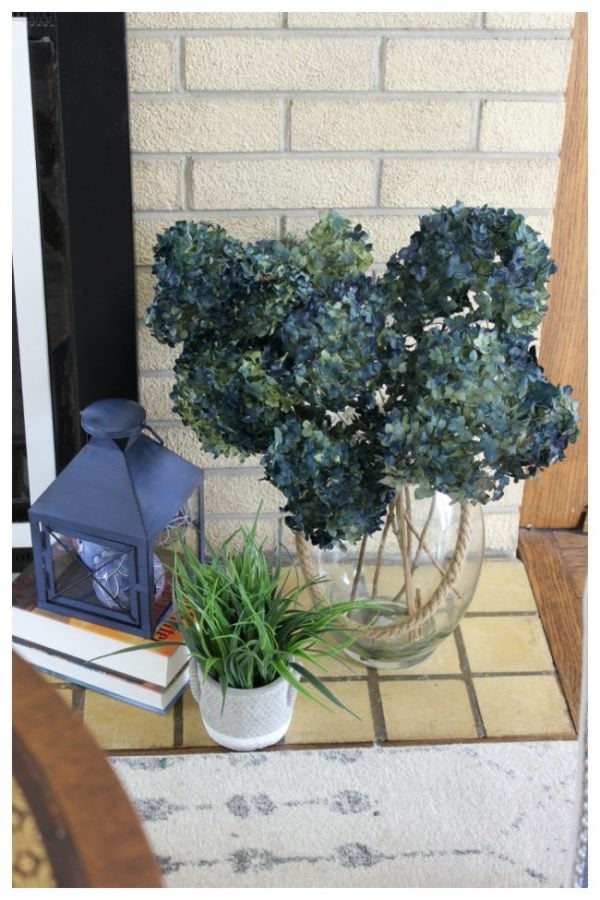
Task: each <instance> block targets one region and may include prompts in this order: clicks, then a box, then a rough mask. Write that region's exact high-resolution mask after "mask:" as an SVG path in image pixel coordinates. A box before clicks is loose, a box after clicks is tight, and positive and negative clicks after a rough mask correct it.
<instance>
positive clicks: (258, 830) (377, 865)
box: [111, 741, 577, 888]
mask: <svg viewBox="0 0 600 900" xmlns="http://www.w3.org/2000/svg"><path fill="white" fill-rule="evenodd" d="M111 761H112V764H113V766H114V769H115V771H116V773H117V775H118V777H119V778H120V779H121V781H122V783H123V785H124V787H125V789H126V791H127V792H128V793H129V796H130V797H131V799H132V800H133V802H134V804H135V807H136V809H137V811H138V814H139V816H140V818H141V820H142V822H143V825H144V827H145V830H146V833H147V835H148V838H149V840H150V843H151V844H152V846H153V848H154V850H155V853H156V855H157V857H158V859H159V861H160V864H161V867H162V870H163V874H164V879H165V884H166V886H167V887H204V888H222V887H237V888H250V887H252V888H255V887H267V888H274V887H281V888H293V887H304V888H317V887H320V888H330V887H331V888H333V887H336V888H342V887H350V888H362V887H369V888H393V887H483V888H488V887H513V888H514V887H526V888H527V887H531V888H548V887H562V886H563V885H564V884H565V878H566V874H567V866H568V862H569V860H568V856H569V850H570V847H571V844H572V831H573V823H574V811H575V809H576V805H575V790H576V770H577V743H576V742H575V741H548V742H535V743H518V742H514V743H496V744H487V745H483V744H469V745H466V744H462V745H460V744H459V745H443V746H427V747H403V748H376V747H369V748H360V749H351V748H348V749H336V750H299V751H288V752H285V753H282V752H277V751H275V752H261V753H247V754H235V753H216V754H198V755H178V756H166V757H158V756H144V757H113V758H112V760H111Z"/></svg>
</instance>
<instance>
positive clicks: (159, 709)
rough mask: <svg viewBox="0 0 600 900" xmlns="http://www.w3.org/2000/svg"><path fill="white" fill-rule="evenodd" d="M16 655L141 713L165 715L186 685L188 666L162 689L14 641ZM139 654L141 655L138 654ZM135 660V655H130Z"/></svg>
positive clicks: (149, 683)
mask: <svg viewBox="0 0 600 900" xmlns="http://www.w3.org/2000/svg"><path fill="white" fill-rule="evenodd" d="M13 647H14V649H15V651H16V652H17V653H18V654H19V655H20V656H22V657H23V658H24V659H26V660H27V661H28V662H29V663H31V665H33V666H35V667H36V668H37V669H41V670H42V671H43V672H47V673H48V674H49V675H54V676H55V677H57V678H61V679H63V680H65V681H70V682H73V683H74V684H79V685H81V686H82V687H85V688H88V689H90V690H93V691H99V692H100V693H102V694H107V695H108V696H110V697H115V698H116V699H118V700H123V701H125V702H126V703H131V704H133V705H134V706H139V707H141V708H142V709H147V710H150V711H151V712H155V713H166V712H167V711H168V710H169V709H170V707H171V706H172V705H173V703H175V701H176V700H177V699H178V697H179V696H181V694H182V692H183V691H184V689H185V688H186V687H187V684H188V681H189V666H188V664H187V661H186V662H184V664H183V667H182V669H181V671H180V672H178V673H177V674H176V675H175V677H174V678H173V679H172V681H171V682H170V684H168V685H166V686H165V687H162V686H160V685H157V684H152V683H151V682H145V681H142V680H141V679H138V678H131V677H128V676H125V675H119V674H117V673H116V672H111V671H108V670H107V669H104V668H102V667H101V666H99V665H93V666H90V665H88V664H86V663H82V662H81V661H79V660H77V659H74V658H73V657H69V656H66V655H64V654H62V653H58V652H56V651H50V650H45V649H43V648H41V647H36V646H35V645H34V644H30V643H27V642H23V641H16V640H15V641H13ZM140 652H142V651H140ZM131 655H132V656H136V654H135V653H133V654H131Z"/></svg>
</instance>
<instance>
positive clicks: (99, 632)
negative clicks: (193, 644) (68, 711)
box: [12, 566, 189, 689]
mask: <svg viewBox="0 0 600 900" xmlns="http://www.w3.org/2000/svg"><path fill="white" fill-rule="evenodd" d="M12 634H13V639H14V641H15V642H20V643H26V644H30V645H32V646H34V647H36V648H38V651H40V650H41V651H47V652H49V653H58V654H63V655H65V656H67V657H70V658H71V659H73V660H76V661H77V662H78V663H79V664H82V665H85V666H87V667H90V666H91V665H95V664H92V663H91V661H92V660H95V661H96V660H97V657H99V656H104V654H107V653H114V651H116V650H123V649H125V648H127V647H135V646H138V645H141V644H147V643H149V640H148V638H142V637H139V636H137V635H133V634H128V633H127V632H125V631H117V630H116V629H113V628H107V627H105V626H103V625H95V624H94V623H92V622H84V621H83V619H77V618H75V617H70V616H63V615H61V614H59V613H53V612H49V611H47V610H42V609H39V608H38V606H37V603H36V588H35V575H34V571H33V566H30V567H28V568H27V569H26V570H25V571H24V572H22V573H21V575H19V576H18V578H16V579H15V581H14V582H13V608H12ZM153 640H154V641H155V642H156V644H157V646H156V648H154V647H152V648H148V649H144V650H136V652H135V653H121V654H118V655H116V656H109V657H107V658H106V659H102V660H98V663H99V665H100V666H101V668H102V669H104V670H106V671H107V672H112V673H113V674H115V675H124V676H128V677H130V678H134V679H137V680H139V681H142V682H149V683H151V684H154V685H156V686H158V687H159V688H163V689H164V688H167V687H168V686H169V685H170V684H171V683H172V681H173V679H174V678H175V677H176V676H177V675H178V674H179V673H180V672H181V670H182V668H183V666H184V665H185V664H186V662H187V660H188V659H189V651H188V649H187V647H186V646H185V644H184V643H183V641H182V639H181V635H180V633H179V631H178V630H177V626H176V623H175V621H174V619H168V620H167V621H166V622H163V624H162V625H161V626H160V628H159V629H158V631H157V632H156V634H155V636H154V639H153ZM165 641H182V643H181V646H180V647H173V646H161V642H165ZM96 668H97V666H96ZM60 674H64V673H60Z"/></svg>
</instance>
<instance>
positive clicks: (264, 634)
mask: <svg viewBox="0 0 600 900" xmlns="http://www.w3.org/2000/svg"><path fill="white" fill-rule="evenodd" d="M257 527H258V516H257V517H256V518H255V520H254V522H253V524H252V526H251V527H245V526H242V527H240V528H239V529H238V530H236V531H235V532H234V533H233V534H232V535H230V536H229V538H227V540H226V541H224V543H223V544H222V545H221V546H220V547H219V548H218V549H216V550H214V549H211V554H210V556H209V559H208V560H207V561H205V562H201V561H200V559H199V558H198V556H197V555H196V554H195V553H194V552H193V551H192V550H191V549H190V548H189V547H188V546H187V545H186V544H185V543H183V542H182V544H181V551H180V552H178V553H176V554H175V556H174V562H173V566H172V569H171V574H172V593H173V609H174V615H175V617H176V620H177V626H178V629H179V631H180V633H181V635H182V638H183V641H184V642H185V644H186V645H187V648H188V650H189V652H190V663H189V665H190V687H191V691H192V694H193V696H194V699H196V701H197V702H198V705H199V708H200V713H201V716H202V720H203V723H204V726H205V728H206V730H207V732H208V734H209V735H210V737H211V738H213V740H214V741H216V742H217V743H218V744H220V745H221V746H223V747H227V748H228V749H231V750H258V749H260V748H262V747H267V746H270V745H271V744H274V743H276V742H277V741H279V740H280V739H281V738H282V737H283V735H284V734H285V732H286V731H287V729H288V727H289V724H290V721H291V718H292V713H293V708H294V703H295V700H296V697H297V695H298V694H299V693H300V694H303V695H304V696H306V697H309V698H310V699H311V700H314V701H315V702H317V703H320V704H321V705H324V706H326V707H327V708H329V709H332V704H333V706H337V707H340V708H343V709H344V710H346V711H347V712H348V713H350V714H351V715H354V713H352V711H351V710H349V709H348V708H347V707H346V706H344V704H343V703H342V702H341V701H340V700H339V699H338V698H337V697H336V696H335V694H334V693H333V692H332V691H331V690H330V689H329V688H328V687H327V685H326V684H325V683H324V682H323V681H322V679H321V678H320V677H319V675H318V674H316V672H318V671H319V670H322V671H325V669H324V666H323V665H322V661H323V659H324V658H326V657H331V656H337V655H339V654H340V653H342V652H343V650H344V649H345V648H346V647H347V646H350V645H351V644H352V643H353V641H354V640H356V638H357V637H358V635H359V634H360V629H359V628H357V627H356V626H353V627H350V628H349V629H346V636H345V639H344V640H343V641H341V642H334V641H332V640H331V635H332V634H333V633H336V634H338V635H339V629H340V627H342V628H343V626H340V617H341V616H343V615H345V614H346V613H348V611H349V610H350V609H352V608H354V606H355V604H353V603H350V602H339V603H335V604H328V603H327V602H323V603H318V604H316V605H312V604H311V603H310V602H309V603H306V602H305V603H304V604H303V602H302V600H303V594H304V593H305V592H306V591H307V590H308V589H310V588H312V587H314V586H315V584H316V583H317V582H319V581H320V580H322V579H319V578H316V579H311V580H310V581H309V582H301V581H300V580H299V577H298V572H297V570H296V569H295V567H293V566H285V567H284V566H283V565H282V563H281V561H280V560H276V561H275V562H274V563H272V562H271V561H270V559H269V557H268V555H267V553H266V552H265V551H264V542H263V543H262V544H261V543H259V542H258V540H257ZM370 606H371V604H369V603H368V602H366V603H363V604H361V608H362V609H363V610H364V612H365V613H366V612H367V611H368V609H369V608H370ZM172 643H175V642H172ZM141 646H143V647H146V648H147V647H149V646H150V647H155V646H156V645H155V644H144V645H141ZM161 646H164V642H161ZM138 649H140V646H139V645H138V646H136V647H134V648H127V650H126V651H119V652H130V651H131V652H134V651H135V650H138Z"/></svg>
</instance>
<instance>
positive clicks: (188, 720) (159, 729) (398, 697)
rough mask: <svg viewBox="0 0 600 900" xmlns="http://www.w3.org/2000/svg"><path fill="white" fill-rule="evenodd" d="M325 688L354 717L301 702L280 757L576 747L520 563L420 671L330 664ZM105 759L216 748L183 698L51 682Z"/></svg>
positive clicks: (482, 594)
mask: <svg viewBox="0 0 600 900" xmlns="http://www.w3.org/2000/svg"><path fill="white" fill-rule="evenodd" d="M326 665H327V666H328V671H327V676H326V678H325V680H327V681H330V682H331V687H332V689H333V690H334V692H335V693H336V695H337V696H338V697H339V698H340V699H341V700H342V701H343V702H344V703H345V704H346V705H347V706H348V707H350V709H352V711H353V712H354V713H355V714H356V715H357V716H358V717H359V718H354V717H352V716H350V715H348V714H347V713H345V712H343V711H336V712H333V713H332V712H329V711H327V710H325V709H323V708H322V707H320V706H318V705H317V704H315V703H312V702H311V701H309V700H307V699H305V698H304V697H299V698H298V700H297V702H296V707H295V710H294V715H293V718H292V724H291V726H290V729H289V731H288V733H287V735H286V737H285V738H284V740H283V742H282V743H281V745H279V749H281V748H285V747H290V748H291V747H302V746H304V747H306V746H315V745H326V746H332V745H336V744H372V743H378V744H384V743H386V742H387V743H398V742H400V743H402V742H410V743H415V742H416V743H428V742H444V741H485V740H486V739H495V740H496V739H502V738H505V739H515V738H519V739H521V740H527V739H531V740H535V739H540V738H545V739H565V738H574V737H575V730H574V728H573V723H572V721H571V719H570V716H569V712H568V710H567V706H566V703H565V700H564V697H563V694H562V690H561V686H560V681H559V678H558V675H557V673H556V670H555V668H554V664H553V661H552V656H551V653H550V650H549V647H548V642H547V640H546V636H545V634H544V630H543V628H542V624H541V621H540V618H539V616H538V613H537V609H536V605H535V600H534V598H533V595H532V593H531V589H530V586H529V581H528V579H527V574H526V572H525V569H524V567H523V565H522V563H520V562H512V561H506V562H505V561H493V560H490V561H486V562H485V563H484V566H483V570H482V574H481V578H480V581H479V585H478V588H477V593H476V596H475V597H474V599H473V602H472V604H471V606H470V608H469V611H468V612H467V614H466V616H465V617H464V619H463V620H462V622H461V625H460V627H459V628H458V629H457V630H456V631H455V633H454V634H453V635H452V636H450V637H449V638H447V639H446V641H445V642H444V643H443V644H442V645H441V646H440V647H439V648H438V649H437V650H436V652H435V653H434V654H433V655H432V656H431V657H430V658H429V659H428V660H426V661H425V662H423V663H421V664H420V665H418V666H414V667H412V668H410V669H398V670H389V669H387V670H385V671H377V670H375V669H367V668H365V667H364V666H361V665H359V664H357V663H355V662H352V661H348V665H349V667H350V668H348V665H342V664H341V663H340V662H339V661H330V662H329V663H326ZM50 680H51V681H53V683H54V684H55V685H56V689H57V690H58V691H59V692H60V693H61V696H62V697H63V699H64V700H65V702H67V703H70V704H71V705H72V707H73V709H75V710H76V711H77V712H78V713H79V714H80V715H81V716H82V717H83V719H84V721H85V723H86V725H87V726H88V728H89V729H90V730H91V732H92V733H93V734H94V736H95V737H96V739H97V741H98V742H99V743H100V745H101V746H102V747H103V748H105V749H106V750H107V751H108V752H112V753H116V752H119V753H135V752H138V753H147V752H152V751H165V750H167V751H169V752H174V751H175V752H176V751H178V750H180V751H181V752H190V751H192V750H196V751H198V752H202V751H206V752H208V751H210V750H215V749H218V748H217V745H216V744H215V743H214V742H213V741H212V740H211V739H210V738H209V737H208V735H207V734H206V732H205V730H204V728H203V726H202V722H201V719H200V715H199V712H198V707H197V705H196V704H195V702H194V700H193V698H192V696H191V694H190V692H189V691H186V692H185V694H184V695H183V697H182V698H181V699H180V700H179V701H178V702H177V703H176V704H175V706H174V707H173V708H172V709H171V710H170V711H169V712H168V713H167V714H166V715H163V716H161V715H157V714H155V713H151V712H146V711H144V710H141V709H138V708H136V707H133V706H131V705H129V704H126V703H122V702H120V701H118V700H114V699H112V698H110V697H106V696H105V695H103V694H99V693H95V692H93V691H89V690H85V689H84V688H81V687H77V686H74V685H69V684H65V683H63V682H60V681H57V679H50Z"/></svg>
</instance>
